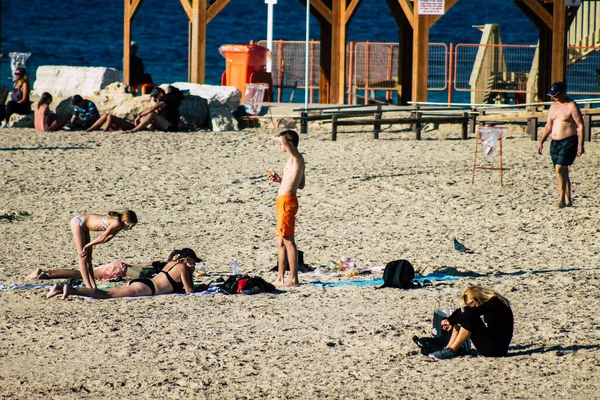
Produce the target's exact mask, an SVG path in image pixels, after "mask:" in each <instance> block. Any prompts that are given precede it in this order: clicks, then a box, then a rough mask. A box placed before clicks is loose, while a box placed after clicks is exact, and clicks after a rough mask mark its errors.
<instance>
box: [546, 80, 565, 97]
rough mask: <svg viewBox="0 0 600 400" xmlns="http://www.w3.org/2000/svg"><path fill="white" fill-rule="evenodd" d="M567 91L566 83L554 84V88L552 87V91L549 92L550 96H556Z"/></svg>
mask: <svg viewBox="0 0 600 400" xmlns="http://www.w3.org/2000/svg"><path fill="white" fill-rule="evenodd" d="M566 91H567V84H566V83H564V82H554V83H553V84H552V86H550V91H549V92H548V96H552V97H554V96H556V95H558V94H559V93H562V92H566Z"/></svg>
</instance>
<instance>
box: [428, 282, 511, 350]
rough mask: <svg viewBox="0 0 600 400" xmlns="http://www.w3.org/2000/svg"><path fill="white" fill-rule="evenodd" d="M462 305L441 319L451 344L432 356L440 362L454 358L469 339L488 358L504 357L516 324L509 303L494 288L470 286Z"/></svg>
mask: <svg viewBox="0 0 600 400" xmlns="http://www.w3.org/2000/svg"><path fill="white" fill-rule="evenodd" d="M462 302H463V304H464V305H465V306H466V307H462V308H459V309H457V310H456V311H454V312H453V313H452V315H450V316H449V317H448V319H443V320H442V329H444V330H446V331H450V330H452V334H451V335H450V341H449V342H448V344H447V345H446V347H445V348H444V349H442V350H439V351H436V352H434V353H431V354H429V356H430V357H433V358H435V359H438V360H446V359H449V358H454V357H456V356H458V349H459V348H460V347H461V346H462V344H463V343H464V342H465V341H466V340H467V339H468V338H470V339H471V341H472V342H473V345H474V346H475V348H476V349H477V351H478V352H479V353H480V354H481V355H483V356H485V357H503V356H505V355H506V354H507V352H508V345H509V344H510V341H511V340H512V335H513V324H514V321H513V313H512V310H511V309H510V303H509V302H508V300H507V299H506V298H504V297H503V296H501V295H500V294H498V293H497V292H495V291H494V290H492V289H488V288H483V287H480V286H469V287H468V288H467V289H465V291H464V292H463V294H462ZM481 316H483V320H482V318H481Z"/></svg>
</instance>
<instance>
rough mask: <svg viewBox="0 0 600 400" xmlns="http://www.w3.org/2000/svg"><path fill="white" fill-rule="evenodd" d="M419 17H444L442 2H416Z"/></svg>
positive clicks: (439, 0) (431, 0) (430, 0)
mask: <svg viewBox="0 0 600 400" xmlns="http://www.w3.org/2000/svg"><path fill="white" fill-rule="evenodd" d="M418 1H419V6H418V7H419V15H444V0H418Z"/></svg>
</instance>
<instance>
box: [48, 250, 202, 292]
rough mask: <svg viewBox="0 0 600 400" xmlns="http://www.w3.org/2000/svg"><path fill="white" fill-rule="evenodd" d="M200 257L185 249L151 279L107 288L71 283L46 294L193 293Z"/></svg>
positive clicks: (135, 280) (54, 287) (54, 288)
mask: <svg viewBox="0 0 600 400" xmlns="http://www.w3.org/2000/svg"><path fill="white" fill-rule="evenodd" d="M200 261H201V260H200V259H199V258H198V257H197V256H196V253H194V251H193V250H191V249H182V250H181V251H179V252H178V253H177V254H175V255H174V256H173V260H172V261H169V262H168V263H167V264H166V265H165V267H164V268H163V269H162V270H161V271H160V273H158V274H157V275H156V276H155V277H154V278H152V279H134V280H132V281H130V282H129V285H123V286H117V287H114V288H110V289H108V290H106V291H104V290H99V289H90V288H74V287H71V286H69V285H65V286H63V287H60V286H59V285H54V286H53V287H52V289H50V291H49V292H48V294H47V297H48V298H50V297H53V296H56V295H57V294H59V293H60V292H61V291H62V294H63V295H62V298H63V299H66V298H67V297H69V296H70V295H77V296H85V297H93V298H95V299H113V298H118V297H137V296H153V295H155V294H157V295H158V294H168V293H179V292H181V291H183V290H184V289H185V293H192V292H194V281H193V273H194V270H195V265H196V262H200Z"/></svg>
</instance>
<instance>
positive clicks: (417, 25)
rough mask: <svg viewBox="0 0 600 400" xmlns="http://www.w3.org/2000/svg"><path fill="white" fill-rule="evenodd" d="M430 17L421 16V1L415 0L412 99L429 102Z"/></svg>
mask: <svg viewBox="0 0 600 400" xmlns="http://www.w3.org/2000/svg"><path fill="white" fill-rule="evenodd" d="M428 19H429V17H428V16H427V15H419V0H415V6H414V13H413V24H412V26H413V64H412V68H413V71H412V76H413V87H412V99H413V101H427V78H428V73H427V69H428V61H429V20H428Z"/></svg>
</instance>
